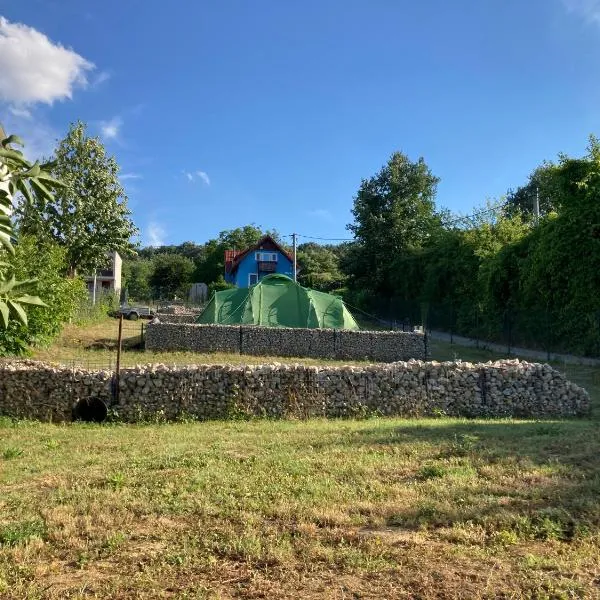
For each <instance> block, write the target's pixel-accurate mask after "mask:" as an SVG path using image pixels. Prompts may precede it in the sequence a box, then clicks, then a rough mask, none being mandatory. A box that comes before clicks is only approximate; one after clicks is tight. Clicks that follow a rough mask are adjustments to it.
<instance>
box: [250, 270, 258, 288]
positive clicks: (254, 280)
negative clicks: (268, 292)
mask: <svg viewBox="0 0 600 600" xmlns="http://www.w3.org/2000/svg"><path fill="white" fill-rule="evenodd" d="M257 283H258V275H257V274H256V273H250V274H249V275H248V287H250V286H251V285H256V284H257Z"/></svg>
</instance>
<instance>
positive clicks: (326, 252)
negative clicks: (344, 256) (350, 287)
mask: <svg viewBox="0 0 600 600" xmlns="http://www.w3.org/2000/svg"><path fill="white" fill-rule="evenodd" d="M340 254H341V252H340V250H338V249H337V247H336V246H331V245H326V246H321V245H320V244H315V243H314V242H309V243H307V244H300V245H299V246H298V249H297V262H298V281H299V282H300V283H301V284H302V285H303V286H305V287H309V288H313V289H316V290H321V291H324V292H330V291H332V290H334V289H337V288H340V287H343V285H344V283H345V281H346V276H345V275H344V274H343V273H342V272H341V270H340Z"/></svg>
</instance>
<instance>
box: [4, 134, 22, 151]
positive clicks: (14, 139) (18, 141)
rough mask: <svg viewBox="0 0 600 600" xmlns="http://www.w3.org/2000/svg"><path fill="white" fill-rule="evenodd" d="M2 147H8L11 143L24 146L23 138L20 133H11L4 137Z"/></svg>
mask: <svg viewBox="0 0 600 600" xmlns="http://www.w3.org/2000/svg"><path fill="white" fill-rule="evenodd" d="M1 144H2V147H3V148H6V146H8V145H9V144H16V145H17V146H24V145H25V144H24V143H23V140H22V139H21V138H20V137H19V136H18V135H9V136H8V137H7V138H4V139H3V140H2V142H1Z"/></svg>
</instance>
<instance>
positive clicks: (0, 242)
mask: <svg viewBox="0 0 600 600" xmlns="http://www.w3.org/2000/svg"><path fill="white" fill-rule="evenodd" d="M0 246H4V248H5V249H6V250H7V251H8V252H9V253H10V254H12V255H14V253H15V249H14V247H13V245H12V236H11V235H10V234H8V233H4V232H2V231H0Z"/></svg>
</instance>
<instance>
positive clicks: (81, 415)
mask: <svg viewBox="0 0 600 600" xmlns="http://www.w3.org/2000/svg"><path fill="white" fill-rule="evenodd" d="M107 415H108V407H107V406H106V404H104V402H103V401H102V400H100V398H83V399H82V400H79V401H78V402H77V403H76V404H75V406H74V407H73V420H74V421H85V422H86V423H102V421H104V420H105V419H106V417H107Z"/></svg>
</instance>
